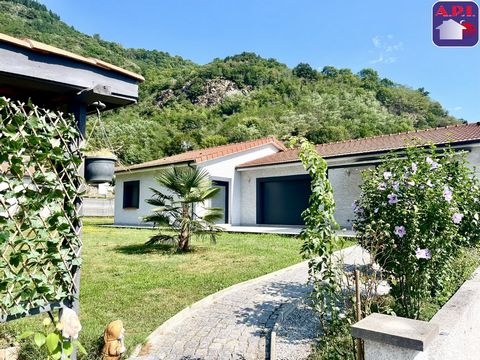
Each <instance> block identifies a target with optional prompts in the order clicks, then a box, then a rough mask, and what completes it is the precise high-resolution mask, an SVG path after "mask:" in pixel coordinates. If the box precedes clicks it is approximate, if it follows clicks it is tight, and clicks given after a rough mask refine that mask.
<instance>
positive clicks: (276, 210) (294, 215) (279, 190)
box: [257, 175, 311, 225]
mask: <svg viewBox="0 0 480 360" xmlns="http://www.w3.org/2000/svg"><path fill="white" fill-rule="evenodd" d="M310 194H311V190H310V177H309V176H308V175H295V176H281V177H270V178H260V179H257V224H272V225H303V220H302V217H301V214H302V212H303V210H305V209H306V208H307V207H308V198H309V197H310Z"/></svg>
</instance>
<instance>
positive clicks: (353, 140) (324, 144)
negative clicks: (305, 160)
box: [315, 123, 477, 147]
mask: <svg viewBox="0 0 480 360" xmlns="http://www.w3.org/2000/svg"><path fill="white" fill-rule="evenodd" d="M470 125H477V124H476V123H467V124H451V125H446V126H437V127H434V128H427V129H414V130H408V131H403V132H398V133H390V134H380V135H373V136H367V137H364V138H356V139H347V140H341V141H335V142H327V143H321V144H316V145H315V147H321V146H326V145H330V144H341V143H345V144H346V143H349V142H356V141H362V140H363V141H364V140H370V139H377V138H384V137H389V136H398V135H408V134H410V133H414V132H415V133H421V132H422V133H423V132H428V131H433V130H441V129H448V128H452V127H460V126H470Z"/></svg>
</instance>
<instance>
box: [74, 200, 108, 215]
mask: <svg viewBox="0 0 480 360" xmlns="http://www.w3.org/2000/svg"><path fill="white" fill-rule="evenodd" d="M114 206H115V200H114V199H102V198H84V199H83V206H82V215H83V216H113V214H114Z"/></svg>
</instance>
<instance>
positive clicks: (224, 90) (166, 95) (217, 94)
mask: <svg viewBox="0 0 480 360" xmlns="http://www.w3.org/2000/svg"><path fill="white" fill-rule="evenodd" d="M190 86H191V83H186V84H185V85H184V86H183V87H182V88H181V89H180V90H179V91H177V92H175V91H174V90H172V89H166V90H162V91H161V92H160V93H159V94H158V96H157V98H156V99H155V100H156V104H157V106H160V107H164V106H165V105H166V104H167V103H168V102H169V101H170V100H171V99H173V98H175V97H176V96H178V95H179V94H180V93H188V91H189V89H190ZM250 90H251V88H244V89H240V88H239V87H238V86H237V84H235V82H233V81H231V80H227V79H210V80H207V81H206V82H205V85H204V86H203V91H202V95H199V96H197V97H196V98H195V99H194V100H192V102H193V103H194V104H197V105H200V106H215V105H218V104H221V103H223V101H224V100H225V98H227V97H229V96H232V95H248V93H249V92H250Z"/></svg>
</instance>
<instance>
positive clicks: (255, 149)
mask: <svg viewBox="0 0 480 360" xmlns="http://www.w3.org/2000/svg"><path fill="white" fill-rule="evenodd" d="M412 142H415V143H416V144H427V143H433V144H436V145H437V146H438V147H441V146H445V145H446V144H450V146H452V147H453V148H455V149H458V150H459V151H466V152H467V153H468V155H467V158H468V161H469V162H470V163H471V164H472V165H473V166H479V165H480V124H477V123H475V124H462V125H452V126H447V127H441V128H434V129H427V130H417V131H409V132H405V133H399V134H391V135H381V136H374V137H369V138H364V139H356V140H347V141H339V142H334V143H328V144H320V145H317V147H316V148H317V151H318V153H319V154H320V155H322V156H323V157H324V158H325V160H326V161H327V163H328V178H329V180H330V182H331V184H332V187H333V190H334V196H335V201H336V214H335V217H336V220H337V222H338V223H339V224H340V226H341V227H344V228H351V226H352V221H353V219H354V215H353V210H352V203H353V201H354V200H356V199H357V198H358V197H359V195H360V188H359V185H360V184H361V181H362V177H361V172H362V170H364V169H366V168H368V167H371V166H375V164H378V163H379V162H380V161H381V156H382V155H384V154H385V153H387V152H389V151H391V150H399V151H401V149H404V148H405V146H406V145H407V144H408V143H412ZM180 165H190V166H198V167H200V168H203V169H205V170H206V171H207V172H208V173H209V174H210V177H211V179H212V181H213V182H214V184H215V185H216V186H218V187H220V188H221V189H222V190H221V191H220V192H219V193H218V195H217V197H216V198H214V199H212V203H211V204H208V205H210V206H213V207H221V208H223V209H224V214H225V216H224V219H223V221H222V223H225V224H230V225H234V226H257V225H258V226H260V225H297V226H301V225H302V219H301V215H300V214H301V212H302V211H303V210H304V209H305V208H306V207H307V206H308V197H309V195H310V186H309V183H310V180H309V176H308V175H307V173H306V171H305V170H304V168H303V166H302V164H301V163H300V161H299V159H298V151H297V150H295V149H287V148H286V147H285V146H284V145H283V143H282V142H280V141H278V140H277V139H275V138H274V137H268V138H263V139H257V140H251V141H246V142H242V143H237V144H229V145H223V146H217V147H212V148H208V149H201V150H193V151H189V152H186V153H183V154H178V155H174V156H171V157H166V158H162V159H159V160H154V161H149V162H146V163H142V164H137V165H132V166H130V167H126V168H117V169H116V185H115V223H116V224H119V225H141V224H142V221H141V218H142V217H143V216H146V215H149V214H150V213H151V210H152V207H151V206H150V205H148V204H147V203H146V202H145V200H146V199H149V198H150V197H151V196H152V191H151V190H150V188H151V187H154V188H157V189H158V187H159V185H158V184H157V183H156V181H155V176H156V175H157V174H158V173H159V172H160V171H162V169H165V168H166V167H171V166H180Z"/></svg>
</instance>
